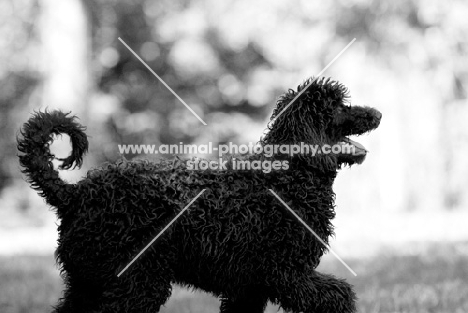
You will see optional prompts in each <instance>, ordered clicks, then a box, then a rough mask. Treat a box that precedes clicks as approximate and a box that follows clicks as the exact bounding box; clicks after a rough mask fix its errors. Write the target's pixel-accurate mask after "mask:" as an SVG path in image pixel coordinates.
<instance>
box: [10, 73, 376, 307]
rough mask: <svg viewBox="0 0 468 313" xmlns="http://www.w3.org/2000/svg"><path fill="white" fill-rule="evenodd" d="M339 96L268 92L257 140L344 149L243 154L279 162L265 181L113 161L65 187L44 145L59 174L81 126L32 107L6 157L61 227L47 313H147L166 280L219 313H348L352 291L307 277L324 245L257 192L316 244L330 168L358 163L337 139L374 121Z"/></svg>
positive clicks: (326, 231) (322, 233)
mask: <svg viewBox="0 0 468 313" xmlns="http://www.w3.org/2000/svg"><path fill="white" fill-rule="evenodd" d="M304 89H305V90H304ZM301 91H303V93H302V94H301V95H300V96H299V98H298V99H297V100H295V101H294V103H292V104H291V105H289V104H290V103H291V101H292V100H293V99H294V98H295V97H296V96H297V95H298V94H299V93H300V92H301ZM347 98H348V96H347V89H346V88H345V87H344V86H343V85H341V84H339V83H338V82H335V81H332V80H330V79H318V80H312V79H309V80H307V81H306V82H305V83H304V84H302V85H301V86H299V87H298V90H297V91H293V90H289V91H288V92H287V93H286V94H284V95H283V96H281V97H280V98H279V100H278V102H277V106H276V108H275V110H274V112H273V115H272V117H271V121H270V123H269V126H268V130H267V133H266V134H265V136H264V137H263V139H261V141H260V144H261V145H263V146H266V145H273V144H277V145H279V144H281V145H292V144H300V143H306V144H313V145H318V146H320V147H325V146H327V147H328V148H330V147H331V146H335V147H336V146H344V145H351V146H352V147H353V148H354V152H353V153H350V152H346V153H344V152H336V151H337V150H336V149H333V151H334V152H333V153H324V151H325V150H324V151H322V150H319V152H318V153H316V154H315V155H312V153H310V152H309V153H306V152H303V153H299V154H295V155H292V156H291V155H285V154H274V155H271V156H266V155H265V154H254V155H249V156H244V157H243V160H244V161H252V162H253V161H261V162H265V161H275V160H279V161H281V164H283V165H284V164H286V165H287V166H284V167H282V168H281V169H279V170H272V171H270V172H268V173H266V172H265V171H261V170H234V169H233V167H232V166H231V167H229V168H228V169H227V170H205V171H202V170H189V168H188V166H187V162H188V161H187V160H179V159H177V160H176V161H167V160H166V161H164V160H161V161H160V162H157V163H152V162H148V161H141V160H140V161H131V162H130V161H125V160H122V161H119V162H117V163H116V164H107V165H104V166H103V167H101V168H97V169H93V170H91V171H89V172H88V174H87V176H86V177H84V178H83V179H82V180H81V181H80V182H78V183H76V184H69V183H67V182H65V181H63V180H62V179H60V177H59V174H58V172H57V171H56V170H55V169H54V167H53V165H52V160H53V158H54V156H53V155H51V153H50V151H49V144H50V143H51V140H52V139H51V138H52V135H53V134H61V133H65V134H68V135H69V136H70V138H71V142H72V147H73V151H72V153H71V155H70V156H69V157H67V158H66V159H64V160H63V164H62V165H61V167H62V168H64V169H69V168H71V167H73V166H80V165H81V164H82V157H83V155H84V153H85V152H86V151H87V148H88V142H87V138H86V135H85V133H84V132H83V130H84V129H83V127H82V126H81V125H80V124H78V123H77V122H76V120H75V117H73V116H70V115H68V114H65V113H62V112H60V111H53V112H38V113H35V114H34V115H33V116H32V117H31V118H30V120H29V121H28V122H27V123H26V124H24V127H23V129H22V131H21V136H20V138H19V139H18V149H19V151H20V152H21V155H20V156H19V158H20V163H21V165H22V167H23V173H25V174H26V175H27V177H28V181H29V182H30V183H31V185H32V187H33V188H34V189H36V190H37V191H38V192H39V194H40V195H41V196H42V197H44V198H45V199H46V201H47V203H48V204H50V205H51V206H53V207H54V208H55V210H56V213H57V215H58V217H59V219H60V221H61V223H60V226H58V231H59V239H58V248H57V251H56V256H57V261H58V262H59V264H60V265H61V271H62V275H63V278H64V281H65V284H66V289H65V291H64V295H63V298H62V299H61V300H60V302H59V303H58V305H57V306H56V308H55V311H54V312H60V313H62V312H64V313H65V312H66V313H73V312H79V313H83V312H85V313H87V312H112V313H115V312H138V313H141V312H158V311H159V308H160V306H161V305H163V304H164V303H165V302H166V300H167V299H168V298H169V296H170V295H171V283H177V284H180V285H184V286H190V287H194V288H200V289H202V290H205V291H207V292H210V293H212V294H214V295H216V296H218V297H220V298H221V312H224V313H227V312H240V313H248V312H252V313H260V312H264V310H265V306H266V304H267V302H268V301H271V302H273V303H275V304H279V305H280V306H281V307H282V308H284V310H286V311H291V312H295V313H298V312H308V313H312V312H329V313H336V312H355V310H356V309H355V299H356V297H355V294H354V292H353V289H352V286H351V285H349V284H348V283H346V282H345V281H344V280H341V279H337V278H335V277H333V276H331V275H325V274H322V273H319V272H317V271H316V270H315V269H316V267H317V265H318V264H319V262H320V258H321V256H322V255H323V253H324V252H325V251H326V249H327V248H326V247H325V246H324V245H323V244H322V243H320V241H319V240H317V238H316V237H314V235H313V234H311V233H310V232H309V231H308V230H307V229H306V228H305V227H303V226H302V225H301V224H300V223H299V221H298V220H297V219H296V218H295V217H294V216H293V215H292V214H291V213H290V212H289V211H288V210H287V209H286V208H285V207H284V206H283V204H282V203H281V202H280V201H279V200H278V199H276V198H275V196H273V194H272V193H271V192H270V191H269V189H272V190H273V191H274V192H275V193H276V194H277V195H278V196H279V197H280V198H281V199H282V200H284V201H285V202H286V203H287V204H288V206H289V207H290V208H292V209H293V210H294V211H295V213H296V214H297V215H298V216H300V218H301V219H303V221H305V222H306V223H307V224H308V225H309V226H310V227H311V228H312V229H313V230H314V231H315V233H316V234H317V235H318V236H319V237H320V238H321V239H322V240H323V241H324V242H328V238H329V237H330V235H332V234H333V226H332V224H331V220H332V219H333V218H334V216H335V210H334V197H335V195H334V193H333V190H332V185H333V181H334V179H335V177H336V174H337V170H338V169H340V168H341V166H342V165H343V164H346V165H352V164H354V163H361V162H362V161H363V160H364V158H365V155H366V150H365V149H364V147H363V146H362V145H360V144H358V143H356V142H354V141H352V140H349V139H348V138H347V136H349V135H360V134H363V133H366V132H368V131H370V130H373V129H375V128H376V127H377V126H378V125H379V122H380V118H381V114H380V113H379V112H378V111H377V110H375V109H372V108H368V107H358V106H350V105H349V103H348V101H347ZM288 105H289V106H288ZM287 106H288V107H287ZM286 107H287V108H286ZM284 108H286V110H284V112H282V111H283V109H284ZM280 113H281V114H280ZM328 150H330V149H328ZM202 190H205V191H204V193H203V194H202V195H201V196H200V197H199V198H198V199H196V200H195V201H194V202H193V204H192V205H191V206H190V208H189V209H188V211H186V212H185V213H184V214H182V215H181V216H180V218H179V219H177V220H176V221H175V223H174V224H172V225H171V226H170V227H169V228H168V229H167V230H166V231H165V232H164V233H163V234H162V235H161V237H159V238H158V239H157V240H156V241H155V242H154V244H152V245H151V246H150V248H149V249H148V250H146V252H144V253H143V254H142V255H141V256H140V257H139V258H138V259H137V260H136V261H135V263H133V264H132V266H130V267H129V268H128V269H127V270H126V271H125V272H123V274H122V275H119V276H118V274H119V273H121V271H122V269H124V267H125V266H126V265H127V264H128V263H129V262H130V260H132V259H133V258H134V257H135V256H136V255H137V254H138V253H139V252H140V251H141V250H142V248H143V247H144V246H145V245H147V244H148V243H149V242H150V241H151V240H152V239H153V238H154V237H155V235H156V234H158V233H159V232H160V231H161V230H162V229H163V228H164V227H165V226H166V225H167V224H168V223H169V222H170V221H171V220H172V219H173V218H174V217H175V216H176V215H177V214H178V213H180V212H181V210H182V209H183V208H184V207H186V206H187V204H189V203H190V201H191V200H192V199H194V198H195V197H196V196H197V195H198V194H199V193H200V192H201V191H202Z"/></svg>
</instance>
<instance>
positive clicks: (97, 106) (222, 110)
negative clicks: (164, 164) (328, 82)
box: [0, 0, 468, 312]
mask: <svg viewBox="0 0 468 313" xmlns="http://www.w3.org/2000/svg"><path fill="white" fill-rule="evenodd" d="M466 16H468V2H466V1H463V0H449V1H437V0H426V1H423V0H409V1H408V0H395V1H377V0H351V1H345V0H331V1H307V0H292V1H286V0H268V1H267V0H257V1H247V0H237V1H234V0H225V1H217V0H192V1H189V0H158V1H151V0H132V1H118V0H99V1H92V0H67V1H58V0H15V1H13V0H0V144H1V146H2V149H1V151H0V240H1V241H0V254H15V253H45V254H48V255H49V254H51V250H52V249H53V243H54V240H55V236H56V233H55V232H56V228H55V226H54V222H55V221H54V220H53V213H51V212H48V211H47V210H46V209H45V208H44V207H45V205H44V204H43V203H42V201H41V200H40V198H39V196H37V195H36V194H35V192H34V191H32V190H31V189H30V188H29V187H28V186H27V184H26V183H25V182H24V181H23V178H22V177H21V175H20V169H19V165H18V159H17V157H16V143H15V136H16V134H17V132H18V130H19V129H20V127H21V125H22V124H23V123H24V122H25V121H26V120H27V119H28V118H29V115H30V113H31V112H32V111H33V110H38V109H44V108H48V109H62V110H67V111H72V112H73V113H74V114H77V115H78V116H79V117H80V119H81V121H82V123H83V124H84V125H87V126H88V130H87V134H88V135H89V136H90V137H89V140H90V153H89V155H88V156H87V157H86V159H85V164H84V166H83V170H81V171H77V172H75V173H73V172H71V173H70V172H63V173H62V175H63V176H64V177H65V178H66V179H68V180H70V181H75V180H77V179H79V177H80V176H82V175H84V173H85V171H86V170H87V169H89V168H91V167H93V166H98V165H99V164H101V163H102V162H104V161H111V162H114V161H115V160H117V159H118V158H120V155H119V153H118V149H117V145H118V144H139V143H141V144H155V145H158V144H177V143H179V142H184V143H186V144H188V143H199V144H206V143H208V142H209V141H212V142H214V143H216V142H218V143H225V142H229V141H231V142H234V143H238V144H242V143H247V142H250V141H251V142H256V141H257V140H258V139H259V138H260V136H261V135H262V133H263V131H264V129H265V128H266V125H267V122H268V120H269V116H270V114H271V112H272V109H273V107H274V103H275V99H276V98H277V97H278V96H279V95H280V94H281V93H283V92H285V91H286V90H287V89H288V88H295V86H297V85H298V84H299V83H301V82H302V81H303V80H304V79H306V78H308V77H310V76H313V75H315V74H317V73H318V72H319V71H320V70H321V69H322V68H323V67H324V66H325V65H326V64H327V63H328V62H329V61H331V60H332V59H333V58H334V57H335V55H336V54H337V53H338V52H339V51H340V50H341V49H342V48H343V47H344V46H345V45H346V44H347V43H348V42H350V41H351V40H352V39H353V38H356V39H357V41H356V42H355V43H354V44H353V45H352V46H351V47H350V48H349V49H348V50H347V51H346V52H345V53H344V54H343V55H342V56H341V57H340V59H338V60H337V61H336V62H335V63H334V64H333V66H332V67H330V68H329V69H328V70H327V72H325V74H324V75H325V76H330V77H333V78H334V79H336V80H338V81H340V82H342V83H343V84H345V85H346V86H347V87H349V89H350V91H351V102H352V103H353V104H356V105H369V106H373V107H376V108H377V109H379V110H380V111H381V112H382V113H383V120H382V124H381V126H380V127H379V128H378V129H377V130H376V131H374V132H372V133H371V134H370V135H369V136H367V135H365V136H362V137H360V138H359V139H358V140H359V141H360V142H362V143H363V144H364V145H365V146H366V147H367V148H368V150H370V154H369V155H368V157H367V160H366V161H365V162H364V164H362V165H360V166H354V167H353V168H352V169H351V170H349V169H343V170H342V171H341V172H340V174H339V175H338V179H337V181H336V184H335V191H336V193H337V212H338V215H337V219H336V221H335V225H336V226H337V228H336V229H337V239H336V241H334V240H333V241H332V247H336V248H335V250H336V251H338V252H340V253H344V254H345V255H346V254H348V255H357V256H361V255H363V254H366V253H367V252H368V251H369V250H371V246H372V243H377V245H380V244H381V243H390V242H397V243H407V242H414V241H418V242H429V241H443V242H444V240H446V241H451V242H457V241H466V240H467V238H468V228H466V226H465V225H464V223H463V222H464V221H466V219H467V218H468V210H467V206H468V192H467V190H466V188H467V186H468V162H466V155H468V128H467V127H466V121H467V120H468V105H467V104H468V102H467V97H468V94H467V87H466V85H467V82H468V62H467V52H468V19H467V18H466ZM119 37H120V38H122V40H124V41H125V42H126V43H127V44H128V45H129V46H130V47H131V48H132V49H133V50H134V51H135V52H136V53H137V54H138V55H139V56H140V57H141V58H142V59H143V60H145V62H146V63H147V64H148V65H149V66H150V67H151V68H152V69H153V70H154V71H155V72H156V73H157V74H158V75H159V76H160V77H161V78H162V79H163V80H164V81H165V82H166V83H167V84H168V85H169V86H170V87H171V88H172V89H173V90H174V91H175V92H176V93H177V94H178V95H179V96H180V97H181V98H182V99H184V101H185V102H186V103H187V104H188V105H189V106H190V107H192V108H193V109H194V110H195V111H196V112H197V114H198V115H200V116H201V117H202V119H203V120H204V121H205V122H207V124H208V126H203V125H202V124H201V123H200V121H198V120H197V119H196V117H195V116H193V115H192V113H190V112H189V111H188V110H187V109H186V108H185V107H184V105H183V104H182V103H180V102H179V100H177V99H176V98H175V97H174V96H173V95H172V94H171V93H170V91H169V90H167V88H166V87H164V86H163V85H162V84H161V83H160V82H159V81H158V80H157V79H156V78H155V77H154V76H153V75H152V74H151V73H150V72H149V71H148V69H146V68H145V67H144V65H143V64H142V63H141V62H140V61H139V60H138V59H137V58H135V56H134V55H133V54H131V52H130V51H129V50H128V49H127V48H126V47H125V46H124V45H123V44H122V43H121V42H120V41H119V40H118V38H119ZM126 157H127V158H132V157H137V156H135V155H127V156H126ZM138 157H141V156H138ZM144 157H147V158H153V156H151V155H148V156H144ZM4 238H6V239H7V240H5V239H4ZM353 243H354V244H353ZM41 247H43V249H42V248H41ZM410 249H414V246H412V247H411V248H410ZM399 251H400V252H399V253H401V251H402V250H401V249H400V250H399ZM387 263H388V262H387ZM444 267H445V265H440V268H444ZM459 270H460V273H462V274H463V275H465V274H466V273H465V271H462V270H461V267H459ZM455 272H457V271H455ZM421 275H423V274H421ZM0 277H1V276H0ZM402 277H406V274H405V273H403V274H402ZM410 277H412V276H410ZM369 279H371V278H369ZM459 284H460V282H459V281H456V282H455V283H454V284H451V285H450V284H449V287H450V286H452V287H450V288H452V289H453V288H455V287H453V286H459ZM377 285H378V284H377ZM363 286H364V285H363ZM449 287H447V288H449ZM363 288H364V287H363ZM366 288H367V287H366ZM382 288H383V287H382ZM402 288H403V287H402ZM437 288H439V287H437ZM437 288H436V289H431V290H432V291H430V292H436V293H437V292H439V291H437V290H439V289H437ZM441 288H442V287H441ZM450 288H449V289H450ZM456 289H458V287H457V288H456ZM363 290H364V289H363ZM365 290H367V289H365ZM395 290H396V289H395ZM395 290H393V291H395ZM401 290H405V289H404V288H403V289H401ZM418 290H419V289H418ZM434 290H435V291H434ZM450 290H451V289H450ZM393 291H391V292H390V294H392V292H393ZM399 292H400V291H398V290H397V293H399ZM411 292H412V293H419V292H417V291H415V290H413V289H412V291H411ZM0 293H1V292H0ZM450 293H451V292H450ZM377 296H378V295H375V294H373V295H372V296H371V298H372V297H377ZM411 297H412V296H410V297H409V299H410V298H411ZM55 299H56V297H53V300H52V301H55ZM411 299H412V298H411ZM440 299H441V301H442V298H440ZM408 301H410V300H408ZM421 301H422V300H421ZM444 301H445V300H444ZM457 301H458V300H457ZM465 305H466V303H465ZM2 308H3V307H2V299H1V298H0V311H4V310H3V309H2ZM369 308H372V306H369ZM386 308H387V311H395V312H396V311H398V312H400V311H399V310H398V308H396V307H391V306H387V307H386ZM465 308H466V307H465ZM410 311H411V312H419V311H418V310H416V309H412V310H410ZM423 311H424V310H423ZM423 311H421V312H423ZM435 311H437V312H445V311H443V310H439V309H436V310H435ZM465 311H466V310H465ZM12 312H16V311H12ZM363 312H365V310H364V311H363ZM366 312H367V311H366ZM369 312H378V310H377V309H375V308H374V309H372V310H371V309H369ZM424 312H426V311H424ZM447 312H455V309H453V310H451V311H450V310H447Z"/></svg>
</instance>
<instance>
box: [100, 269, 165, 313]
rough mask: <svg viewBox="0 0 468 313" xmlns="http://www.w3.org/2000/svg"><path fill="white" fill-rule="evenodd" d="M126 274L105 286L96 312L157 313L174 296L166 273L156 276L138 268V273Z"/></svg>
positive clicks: (131, 271)
mask: <svg viewBox="0 0 468 313" xmlns="http://www.w3.org/2000/svg"><path fill="white" fill-rule="evenodd" d="M123 275H124V276H122V277H120V278H115V279H113V281H112V282H109V284H108V285H107V286H106V287H105V290H104V292H103V294H102V298H101V299H100V301H99V308H98V309H97V310H96V311H95V312H96V313H97V312H99V313H142V312H151V313H157V312H159V309H160V307H161V305H163V304H164V303H165V302H166V301H167V299H168V298H169V297H170V296H171V293H172V286H171V283H170V279H171V278H170V277H169V276H168V275H167V272H164V271H161V272H159V275H156V274H155V273H154V272H152V271H151V270H145V269H144V268H143V267H141V266H139V265H135V270H129V271H128V272H126V273H124V274H123ZM92 312H93V313H94V311H92Z"/></svg>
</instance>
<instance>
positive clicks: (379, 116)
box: [375, 110, 382, 121]
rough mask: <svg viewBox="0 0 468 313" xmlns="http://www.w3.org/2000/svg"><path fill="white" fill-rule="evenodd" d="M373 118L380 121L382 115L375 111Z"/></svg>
mask: <svg viewBox="0 0 468 313" xmlns="http://www.w3.org/2000/svg"><path fill="white" fill-rule="evenodd" d="M375 117H377V118H378V119H379V121H380V120H381V119H382V113H380V112H379V111H377V110H375Z"/></svg>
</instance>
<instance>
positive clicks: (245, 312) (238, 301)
mask: <svg viewBox="0 0 468 313" xmlns="http://www.w3.org/2000/svg"><path fill="white" fill-rule="evenodd" d="M267 302H268V294H267V293H266V292H265V290H264V289H263V288H262V287H258V286H255V287H250V288H246V289H245V290H244V291H243V292H241V294H239V295H236V296H235V297H223V298H222V299H221V307H220V313H238V312H242V313H263V312H264V311H265V307H266V305H267Z"/></svg>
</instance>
